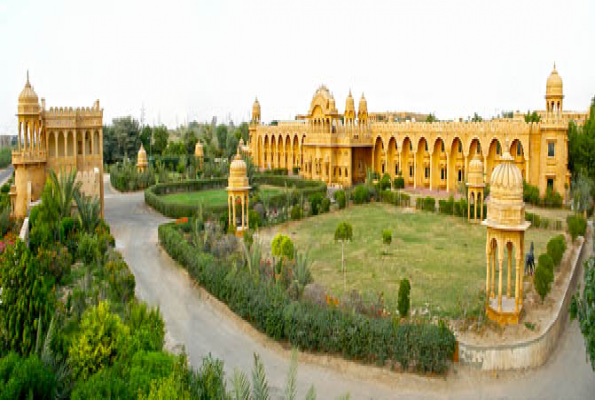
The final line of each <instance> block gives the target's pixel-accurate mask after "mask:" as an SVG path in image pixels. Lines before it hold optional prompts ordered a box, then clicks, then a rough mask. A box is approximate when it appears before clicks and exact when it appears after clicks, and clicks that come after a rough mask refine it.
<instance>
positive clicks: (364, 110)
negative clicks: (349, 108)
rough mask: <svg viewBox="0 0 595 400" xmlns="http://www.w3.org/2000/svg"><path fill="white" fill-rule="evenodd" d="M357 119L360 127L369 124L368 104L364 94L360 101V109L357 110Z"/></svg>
mask: <svg viewBox="0 0 595 400" xmlns="http://www.w3.org/2000/svg"><path fill="white" fill-rule="evenodd" d="M357 119H358V121H359V124H360V125H365V124H367V123H368V102H367V101H366V98H365V97H364V94H363V93H362V98H361V99H360V100H359V107H358V109H357Z"/></svg>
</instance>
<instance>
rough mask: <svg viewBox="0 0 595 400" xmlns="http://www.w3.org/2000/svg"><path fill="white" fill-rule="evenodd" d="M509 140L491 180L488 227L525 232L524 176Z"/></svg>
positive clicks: (526, 224) (526, 225)
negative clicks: (513, 154) (511, 150)
mask: <svg viewBox="0 0 595 400" xmlns="http://www.w3.org/2000/svg"><path fill="white" fill-rule="evenodd" d="M509 149H510V146H509V144H508V140H507V141H506V145H505V146H504V154H503V155H502V158H501V159H500V160H501V162H500V164H499V165H498V166H497V167H496V168H494V171H493V172H492V177H491V179H490V201H489V203H488V215H487V223H486V224H487V225H488V226H492V227H498V228H506V229H512V230H524V229H526V228H527V227H528V226H529V225H528V223H527V222H526V221H525V203H524V201H523V175H522V174H521V170H520V169H519V168H518V167H517V166H516V164H515V163H514V159H513V158H512V156H511V155H510V150H509Z"/></svg>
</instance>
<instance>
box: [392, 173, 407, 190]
mask: <svg viewBox="0 0 595 400" xmlns="http://www.w3.org/2000/svg"><path fill="white" fill-rule="evenodd" d="M393 188H394V189H404V188H405V179H404V178H403V177H402V176H397V177H396V178H395V180H394V181H393Z"/></svg>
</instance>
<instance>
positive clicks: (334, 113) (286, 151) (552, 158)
mask: <svg viewBox="0 0 595 400" xmlns="http://www.w3.org/2000/svg"><path fill="white" fill-rule="evenodd" d="M563 98H564V96H563V93H562V79H561V78H560V76H559V75H558V72H557V71H556V69H555V66H554V70H553V71H552V73H551V75H550V76H549V78H548V80H547V85H546V95H545V100H546V108H545V110H544V111H543V112H540V115H541V121H540V122H538V123H527V122H525V120H524V117H523V118H505V119H499V120H491V121H482V122H463V121H449V122H434V123H426V122H424V121H425V118H424V117H425V116H426V115H425V114H413V113H397V112H392V113H368V103H367V100H366V99H365V97H364V96H363V95H362V97H361V100H360V101H359V107H358V110H357V113H356V109H355V104H354V99H353V97H352V95H351V92H350V93H349V96H348V97H347V100H346V104H345V111H344V112H343V113H339V111H338V110H337V107H336V103H335V98H334V97H333V95H332V94H331V93H330V91H329V90H328V89H327V88H326V87H325V86H321V87H320V88H318V90H317V91H316V93H315V94H314V97H313V98H312V101H311V103H310V109H309V111H308V113H307V114H305V115H298V116H297V118H296V119H297V120H296V121H292V122H278V123H277V124H271V125H263V124H261V114H260V112H261V109H260V103H259V102H258V100H256V101H255V103H254V105H253V107H252V122H251V124H250V143H249V148H250V153H251V155H252V158H253V160H254V162H255V164H256V165H257V166H258V167H260V168H287V169H288V170H289V172H290V173H291V172H292V170H293V169H294V168H297V169H299V174H300V175H301V176H303V177H305V178H308V179H317V180H322V181H325V182H327V183H328V184H329V185H340V186H351V185H353V184H356V183H360V182H363V181H364V180H365V178H366V170H367V169H372V170H374V171H375V172H377V173H379V174H381V175H382V174H384V173H388V174H389V175H390V176H391V178H394V177H396V176H397V175H401V176H402V177H403V178H404V180H405V184H406V185H407V186H410V187H414V188H417V187H419V188H428V189H430V190H447V191H452V192H454V191H456V190H457V188H458V186H459V184H460V183H463V182H466V181H467V177H468V176H467V175H468V171H469V162H470V161H471V160H472V159H473V158H474V157H475V155H476V154H478V155H479V157H480V158H481V160H482V161H483V168H484V182H485V183H487V184H490V177H491V174H492V171H493V170H494V168H496V166H498V165H499V164H500V161H501V160H500V158H501V156H502V154H504V152H503V146H505V144H506V143H508V146H509V148H508V149H506V150H507V151H508V152H509V153H510V154H511V157H512V158H513V162H514V163H515V165H516V166H517V167H518V168H519V170H520V171H521V174H522V176H523V179H524V180H525V181H526V182H527V183H529V184H531V185H535V186H537V187H539V191H540V194H541V195H542V196H543V195H544V194H545V192H546V189H547V188H548V187H550V188H552V189H554V190H555V191H556V192H558V193H560V194H562V195H564V194H565V192H566V188H565V186H566V184H568V183H569V180H570V174H569V172H568V144H567V131H568V121H569V120H570V119H574V120H577V121H580V120H581V119H583V120H584V116H583V114H581V113H566V112H564V111H563V108H562V103H563ZM585 116H586V114H585ZM420 117H421V118H420ZM419 119H422V121H421V122H420V121H419ZM414 120H415V121H414ZM395 121H396V122H395Z"/></svg>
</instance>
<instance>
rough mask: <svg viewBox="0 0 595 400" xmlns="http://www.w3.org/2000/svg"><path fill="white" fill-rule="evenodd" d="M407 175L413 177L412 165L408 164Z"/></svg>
mask: <svg viewBox="0 0 595 400" xmlns="http://www.w3.org/2000/svg"><path fill="white" fill-rule="evenodd" d="M409 177H410V178H413V165H410V166H409Z"/></svg>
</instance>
